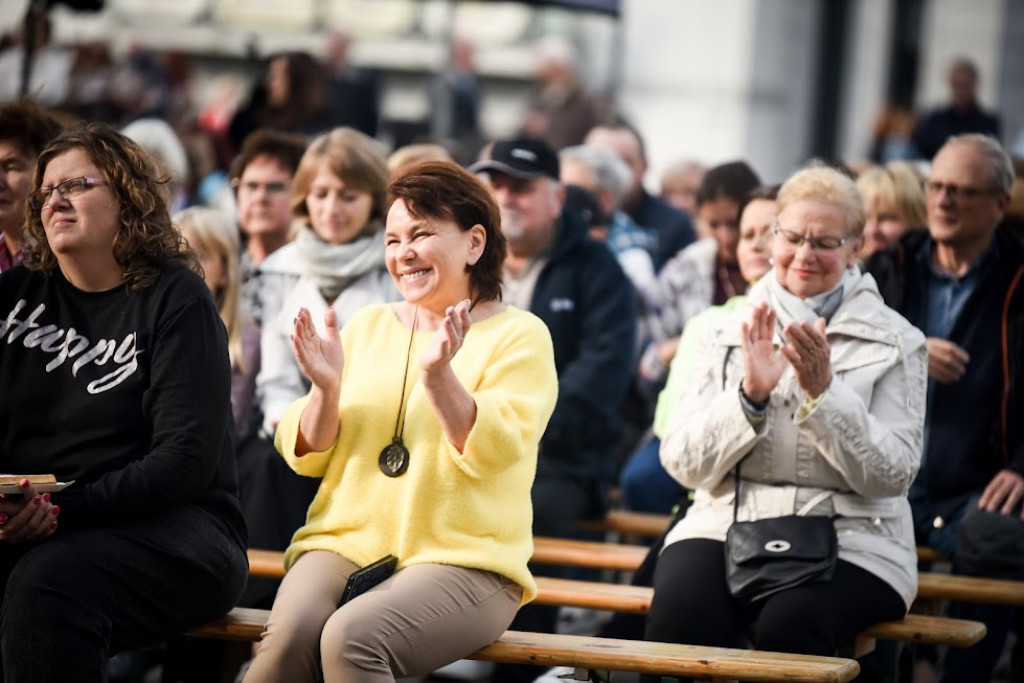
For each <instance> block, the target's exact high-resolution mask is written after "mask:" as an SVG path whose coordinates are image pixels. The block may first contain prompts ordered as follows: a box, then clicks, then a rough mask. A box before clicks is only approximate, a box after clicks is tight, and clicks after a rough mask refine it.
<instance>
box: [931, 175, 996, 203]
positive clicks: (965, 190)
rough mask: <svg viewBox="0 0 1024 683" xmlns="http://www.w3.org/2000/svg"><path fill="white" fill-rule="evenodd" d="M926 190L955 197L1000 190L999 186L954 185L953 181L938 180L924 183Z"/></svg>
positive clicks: (970, 197) (964, 197)
mask: <svg viewBox="0 0 1024 683" xmlns="http://www.w3.org/2000/svg"><path fill="white" fill-rule="evenodd" d="M924 190H925V192H927V193H928V194H931V195H936V196H942V195H944V194H946V193H947V192H948V193H949V196H950V197H952V198H953V199H974V198H975V197H980V196H981V195H983V194H992V193H993V192H999V189H998V188H994V187H990V188H985V189H983V188H980V187H971V186H970V185H954V184H953V183H942V182H939V181H937V180H929V181H927V182H926V183H925V184H924Z"/></svg>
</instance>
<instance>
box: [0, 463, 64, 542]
mask: <svg viewBox="0 0 1024 683" xmlns="http://www.w3.org/2000/svg"><path fill="white" fill-rule="evenodd" d="M21 490H22V492H23V493H22V494H21V495H20V496H19V497H8V496H4V497H3V498H2V499H0V520H2V522H0V541H6V542H7V543H25V542H27V541H42V540H43V539H46V538H49V537H50V536H52V535H53V533H54V532H55V531H56V530H57V514H58V513H59V512H60V508H59V507H58V506H56V505H54V504H52V503H51V502H50V494H48V493H44V494H40V493H39V492H38V491H36V488H35V486H33V485H32V484H31V483H29V480H28V479H25V480H24V481H22V483H21Z"/></svg>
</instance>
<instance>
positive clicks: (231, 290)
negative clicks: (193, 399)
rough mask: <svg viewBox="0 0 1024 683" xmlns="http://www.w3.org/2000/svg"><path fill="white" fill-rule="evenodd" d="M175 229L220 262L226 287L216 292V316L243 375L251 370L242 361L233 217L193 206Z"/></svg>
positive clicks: (177, 216)
mask: <svg viewBox="0 0 1024 683" xmlns="http://www.w3.org/2000/svg"><path fill="white" fill-rule="evenodd" d="M174 225H175V227H176V228H177V229H178V230H179V231H180V232H181V234H182V236H183V237H184V238H185V239H186V240H187V241H188V243H189V246H191V247H192V249H194V250H195V251H196V252H199V253H202V252H204V251H206V252H210V253H212V254H214V255H215V256H217V257H219V258H220V259H221V262H222V263H223V264H224V272H225V274H226V275H227V278H226V279H227V284H225V285H224V286H223V287H222V288H221V289H220V290H219V291H215V292H213V300H214V301H215V302H216V303H217V312H218V313H219V314H220V319H221V320H222V321H224V327H226V328H227V331H228V354H229V355H230V357H231V367H233V368H237V369H238V370H239V372H241V373H242V374H248V371H249V369H248V368H246V367H244V364H243V361H242V308H241V303H240V299H241V288H240V282H241V278H240V276H239V272H238V258H239V257H238V255H239V250H240V248H241V247H240V239H239V236H238V228H237V226H236V225H235V222H234V221H233V220H232V219H231V217H230V216H228V215H227V214H225V213H224V212H222V211H218V210H216V209H209V208H206V207H203V206H193V207H191V208H188V209H185V210H184V211H179V212H178V213H177V214H175V216H174Z"/></svg>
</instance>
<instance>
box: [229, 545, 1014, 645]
mask: <svg viewBox="0 0 1024 683" xmlns="http://www.w3.org/2000/svg"><path fill="white" fill-rule="evenodd" d="M550 540H551V541H552V542H553V541H554V540H556V539H550ZM535 543H536V539H535ZM573 543H576V544H578V543H582V541H574V542H573ZM611 547H614V546H611ZM249 571H250V573H252V574H253V575H254V576H270V577H281V576H283V575H284V566H283V564H282V555H281V553H276V552H270V551H266V550H250V551H249ZM922 576H931V577H935V578H934V580H929V579H926V580H924V581H923V582H922V583H920V584H919V585H920V586H922V587H924V589H925V592H928V587H929V586H931V588H932V592H935V593H938V592H942V591H943V586H944V584H946V585H948V584H955V583H956V582H955V581H953V580H959V581H960V582H964V581H966V583H967V585H968V586H971V585H972V583H974V584H976V583H977V582H988V581H989V580H988V579H973V578H972V577H951V576H946V575H941V574H931V575H924V574H922ZM536 581H537V589H538V593H537V599H536V602H537V604H541V605H555V606H559V607H581V608H584V609H595V610H608V611H612V612H628V613H633V614H646V613H647V612H648V610H649V609H650V606H651V598H652V596H653V595H654V589H653V588H650V587H647V586H630V585H626V584H618V583H601V582H594V581H577V580H572V579H555V578H549V577H537V578H536ZM997 583H999V584H1013V585H1012V586H1008V587H1007V586H997V587H995V588H993V587H992V586H990V585H986V586H975V588H974V592H973V593H965V592H964V588H963V586H962V585H961V586H960V588H959V589H958V590H959V591H961V592H960V593H959V594H960V595H961V596H965V595H971V596H972V597H975V598H988V599H989V601H991V600H992V599H994V598H996V597H997V596H998V595H1000V593H1001V591H1003V590H1007V589H1012V590H1013V591H1016V593H1015V595H1018V596H1020V599H1022V600H1024V596H1022V595H1021V593H1020V591H1021V588H1022V587H1024V584H1021V583H1019V582H1014V581H1002V582H997ZM945 592H947V593H948V592H952V589H950V588H948V587H946V588H945ZM919 595H921V593H920V592H919ZM960 599H966V598H964V597H961V598H960ZM976 601H982V602H983V601H985V600H976ZM1022 604H1024V603H1022ZM984 636H985V626H984V624H981V623H979V622H974V621H964V620H960V619H948V618H945V617H933V616H924V615H918V614H909V615H907V616H906V617H905V618H904V619H902V620H900V621H892V622H884V623H881V624H876V625H875V626H872V627H871V628H869V629H867V630H866V631H864V632H863V633H862V634H861V635H860V636H859V638H858V641H857V642H856V643H855V644H854V648H853V650H852V652H854V653H855V654H858V655H859V654H862V653H866V652H869V651H870V650H871V648H872V647H873V644H872V642H871V641H872V640H876V639H880V640H898V641H905V642H915V643H930V644H933V645H947V646H950V647H968V646H970V645H973V644H974V643H976V642H978V641H979V640H981V639H982V638H983V637H984Z"/></svg>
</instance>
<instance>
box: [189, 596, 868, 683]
mask: <svg viewBox="0 0 1024 683" xmlns="http://www.w3.org/2000/svg"><path fill="white" fill-rule="evenodd" d="M268 615H269V612H268V611H267V610H257V609H246V608H243V607H236V608H235V609H233V610H231V612H230V613H229V614H227V615H226V616H224V617H222V618H221V619H218V620H216V621H212V622H210V623H208V624H204V625H203V626H200V627H199V628H196V629H193V630H191V631H189V633H188V635H190V636H194V637H198V638H219V639H224V640H243V641H257V640H259V639H260V637H261V635H262V633H263V629H264V627H265V626H266V620H267V616H268ZM468 659H479V660H484V661H490V662H508V663H513V664H536V665H540V666H545V667H553V666H569V667H573V668H574V669H576V671H577V678H576V680H584V681H585V680H591V679H590V677H589V675H588V672H589V671H633V672H637V673H645V674H655V675H662V676H678V677H696V678H710V679H714V680H720V679H732V680H741V681H763V682H766V683H774V682H779V683H782V682H789V683H792V682H794V681H805V682H806V683H843V682H844V681H849V680H851V679H853V677H854V676H856V675H857V674H858V673H859V671H860V667H859V665H858V664H857V662H855V661H853V660H851V659H842V658H837V657H811V656H804V655H791V654H780V653H775V652H758V651H755V650H736V649H729V648H717V647H699V646H694V645H673V644H668V643H647V642H640V641H632V640H615V639H611V638H591V637H585V636H570V635H561V634H559V635H552V634H548V633H543V634H542V633H522V632H517V631H506V632H505V633H504V634H503V635H502V636H501V637H500V638H498V640H497V641H495V642H494V643H492V644H490V645H488V646H487V647H485V648H483V649H481V650H478V651H477V652H475V653H473V654H472V655H470V656H469V657H468Z"/></svg>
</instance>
